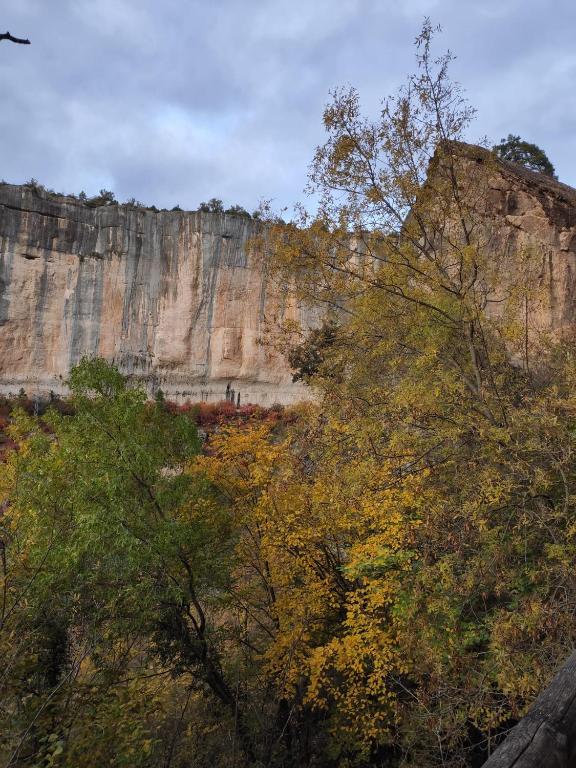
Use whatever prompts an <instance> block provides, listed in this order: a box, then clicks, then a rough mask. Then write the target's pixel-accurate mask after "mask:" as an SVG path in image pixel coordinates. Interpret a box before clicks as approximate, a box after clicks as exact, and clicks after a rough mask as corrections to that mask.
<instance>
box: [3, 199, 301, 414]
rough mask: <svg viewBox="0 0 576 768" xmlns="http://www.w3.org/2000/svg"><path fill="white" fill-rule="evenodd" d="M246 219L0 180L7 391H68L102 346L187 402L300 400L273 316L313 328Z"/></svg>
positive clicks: (102, 352) (146, 380)
mask: <svg viewBox="0 0 576 768" xmlns="http://www.w3.org/2000/svg"><path fill="white" fill-rule="evenodd" d="M256 234H257V224H256V223H255V222H253V221H252V220H250V219H247V218H243V217H240V216H234V215H227V214H212V213H185V212H179V211H174V212H153V211H147V210H143V209H138V208H130V207H125V206H116V205H112V206H103V207H98V208H89V207H87V206H85V205H83V204H82V203H80V202H79V201H77V200H75V199H74V198H54V199H53V198H51V197H50V196H46V195H45V194H43V193H40V194H39V193H38V192H36V191H35V190H34V189H32V188H30V187H27V186H24V187H19V186H12V185H7V184H4V185H1V186H0V392H3V393H8V392H18V390H19V389H20V388H21V387H23V388H24V389H25V390H26V392H28V393H42V394H46V393H48V392H50V390H52V391H53V392H55V393H63V392H65V391H66V387H65V380H66V377H67V375H68V372H69V370H70V368H71V366H72V365H74V364H75V363H77V362H78V361H79V360H80V359H81V358H82V356H83V355H89V356H95V355H98V356H102V357H105V358H107V359H108V360H111V361H114V362H115V363H116V364H118V365H119V367H120V369H121V370H122V371H123V372H125V373H127V374H129V375H131V376H132V377H134V378H135V379H136V380H138V381H140V382H142V383H143V384H145V385H146V386H147V387H148V389H149V391H150V392H151V393H152V392H153V391H154V390H156V389H157V388H161V389H162V390H163V391H164V393H165V394H166V396H167V397H169V398H171V399H175V400H178V401H183V400H192V401H201V400H207V401H216V400H222V399H224V397H225V393H226V388H227V386H228V385H230V387H231V388H233V389H234V390H235V393H236V397H237V394H238V393H240V397H241V402H242V403H248V402H253V403H262V404H269V405H270V404H272V403H275V402H280V403H291V402H294V401H297V400H301V399H304V398H308V397H309V396H310V394H309V391H308V390H307V389H306V388H305V387H304V386H303V385H301V384H293V383H292V377H291V373H290V370H289V368H288V365H287V363H286V361H285V360H284V359H283V358H282V356H281V355H279V354H278V353H276V352H274V351H273V350H272V349H271V348H270V347H269V346H266V345H262V344H261V343H260V342H261V339H262V338H263V337H265V336H266V333H267V330H268V328H269V327H270V324H272V325H274V324H276V323H278V322H280V321H282V320H284V319H286V318H291V319H294V320H298V321H300V322H303V323H304V324H306V322H307V318H306V317H305V316H304V315H305V313H304V312H303V310H302V309H301V308H299V307H298V306H296V304H295V303H294V301H293V300H290V297H289V296H286V295H285V294H282V293H279V292H278V291H274V290H273V289H272V286H271V285H269V284H268V283H267V280H266V278H265V275H264V274H263V269H262V267H261V264H260V262H259V260H258V258H257V254H255V253H254V252H253V249H252V248H251V247H250V243H251V240H252V238H253V236H254V235H256Z"/></svg>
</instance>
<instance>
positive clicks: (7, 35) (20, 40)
mask: <svg viewBox="0 0 576 768" xmlns="http://www.w3.org/2000/svg"><path fill="white" fill-rule="evenodd" d="M2 40H10V42H11V43H19V44H20V45H30V40H24V38H22V37H14V35H11V34H10V32H0V41H2Z"/></svg>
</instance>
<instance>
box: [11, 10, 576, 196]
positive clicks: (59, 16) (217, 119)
mask: <svg viewBox="0 0 576 768" xmlns="http://www.w3.org/2000/svg"><path fill="white" fill-rule="evenodd" d="M424 15H429V16H430V17H431V19H432V21H433V23H435V24H441V25H442V27H443V34H442V35H441V36H440V38H439V41H438V45H439V48H438V50H439V52H440V51H442V50H444V49H445V48H450V50H452V51H453V52H454V53H455V54H456V55H457V60H456V61H455V62H454V65H453V69H452V74H453V77H454V79H456V80H458V81H459V82H461V83H462V85H463V86H464V87H465V89H466V91H467V93H468V97H469V99H470V101H471V103H472V104H473V105H474V106H476V107H477V109H478V116H477V119H476V121H475V123H474V125H473V126H472V128H471V130H470V132H469V136H468V138H469V140H475V139H477V138H479V137H482V136H487V137H488V138H489V139H491V140H493V141H498V140H499V139H500V138H502V137H503V136H505V135H507V134H508V133H516V134H520V135H521V136H522V137H524V138H525V139H527V140H529V141H533V142H535V143H537V144H539V145H540V146H542V147H543V148H544V149H545V151H546V152H547V153H548V155H549V157H550V159H551V160H552V162H553V163H554V165H555V166H556V170H557V172H558V175H559V177H560V180H561V181H564V182H566V183H568V184H572V185H574V186H576V45H575V43H574V40H575V39H576V34H575V33H576V2H574V0H553V1H552V0H203V1H202V2H200V1H199V0H4V1H3V2H2V3H1V4H0V31H2V32H3V31H5V30H7V29H8V30H9V31H10V32H11V33H12V34H14V35H17V36H22V37H29V38H30V39H31V40H32V45H31V46H17V45H13V44H11V43H8V42H2V43H0V178H4V179H5V180H6V181H10V182H14V183H20V182H24V181H26V180H28V179H30V178H32V177H34V178H36V179H38V180H39V181H40V182H42V183H43V184H45V185H46V186H48V187H52V188H54V189H56V190H58V191H64V192H78V191H80V190H82V189H83V190H85V191H86V192H87V193H88V194H95V193H96V192H97V191H98V190H99V189H101V188H106V189H112V190H114V192H115V193H116V195H117V197H118V199H120V200H126V199H127V198H130V197H136V198H137V199H139V200H141V201H143V202H145V203H147V204H152V203H154V204H156V205H158V206H161V207H172V206H173V205H175V204H176V203H178V204H180V205H181V206H182V207H183V208H196V207H197V205H198V203H199V202H200V201H202V200H206V199H208V198H210V197H219V198H221V199H223V200H224V202H225V203H226V204H228V205H230V204H234V203H237V204H241V205H243V206H244V207H246V208H247V209H249V210H253V209H254V208H255V207H257V205H258V203H259V201H260V200H261V199H273V201H274V202H273V205H274V207H275V208H280V207H282V206H283V205H291V204H292V203H293V202H295V201H297V200H300V199H302V197H303V195H302V189H303V187H304V185H305V182H306V172H307V166H308V164H309V162H310V159H311V157H312V154H313V151H314V148H315V146H316V145H317V144H318V143H320V142H321V141H322V136H323V129H322V122H321V118H322V110H323V107H324V105H325V103H326V102H327V100H328V92H329V90H330V89H332V88H334V87H336V86H339V85H354V86H356V87H357V88H358V90H359V91H360V94H361V98H362V101H363V103H364V104H365V108H366V111H367V112H368V113H369V114H374V115H375V114H376V113H377V110H378V104H379V101H380V100H381V98H382V97H384V96H385V95H386V94H388V93H390V92H392V91H394V90H395V89H396V88H397V87H398V86H399V85H400V84H401V83H402V82H403V80H404V79H405V78H406V75H407V74H408V73H409V72H411V71H412V70H413V67H414V60H413V53H414V51H413V45H412V43H413V39H414V37H415V35H416V34H417V32H418V31H419V28H420V26H421V23H422V19H423V17H424Z"/></svg>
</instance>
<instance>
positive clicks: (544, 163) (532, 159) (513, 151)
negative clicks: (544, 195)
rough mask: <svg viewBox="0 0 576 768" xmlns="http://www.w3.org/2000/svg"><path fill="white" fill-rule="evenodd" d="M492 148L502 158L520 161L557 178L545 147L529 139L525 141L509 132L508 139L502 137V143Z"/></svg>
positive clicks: (521, 163) (520, 163) (539, 171)
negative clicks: (542, 147) (541, 147)
mask: <svg viewBox="0 0 576 768" xmlns="http://www.w3.org/2000/svg"><path fill="white" fill-rule="evenodd" d="M492 150H493V151H494V152H495V153H496V154H497V155H498V157H500V158H501V159H502V160H509V161H510V162H511V163H518V165H523V166H524V167H525V168H529V169H530V170H531V171H537V172H538V173H544V174H545V175H546V176H552V178H554V179H555V178H556V171H555V170H554V166H553V165H552V163H551V162H550V160H549V159H548V156H547V155H546V153H545V152H544V150H543V149H540V147H538V146H537V145H536V144H531V143H530V142H529V141H524V140H523V139H521V138H520V136H513V135H512V134H508V137H507V138H506V139H502V140H501V141H500V144H496V145H495V146H493V147H492Z"/></svg>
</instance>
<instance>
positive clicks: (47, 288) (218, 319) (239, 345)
mask: <svg viewBox="0 0 576 768" xmlns="http://www.w3.org/2000/svg"><path fill="white" fill-rule="evenodd" d="M458 174H459V181H460V184H461V186H462V189H463V190H464V192H465V194H466V195H467V197H468V199H470V197H473V199H474V208H475V211H476V214H477V225H478V226H479V228H480V230H482V233H481V238H482V237H483V238H484V240H485V247H486V248H487V249H488V251H489V253H490V254H491V255H492V254H493V258H494V261H495V262H496V263H497V264H498V266H499V269H500V274H501V280H502V284H503V285H505V284H506V283H507V282H508V283H510V282H511V281H513V280H514V274H515V263H517V259H518V254H519V253H520V252H522V251H525V252H526V251H530V252H532V253H535V254H536V255H537V259H538V260H539V265H540V266H539V280H540V282H541V285H542V288H543V293H544V294H545V295H546V301H545V302H541V304H540V306H539V308H538V310H537V315H538V317H537V322H538V324H539V325H540V326H542V325H545V326H547V327H550V328H562V327H565V326H571V327H573V326H574V323H575V322H576V190H574V189H572V188H570V187H567V186H566V185H564V184H560V183H558V182H557V181H555V180H554V179H551V178H549V177H547V176H543V175H541V174H538V173H533V172H531V171H528V170H526V169H524V168H522V167H519V166H516V165H514V164H512V163H506V162H502V161H499V160H496V158H495V157H494V155H493V154H492V153H490V152H487V151H486V150H484V149H481V148H479V147H474V146H469V145H464V144H462V145H459V150H458ZM257 233H258V224H257V223H256V222H254V221H252V220H251V219H249V218H244V217H241V216H237V215H229V214H213V213H198V212H197V213H185V212H181V211H173V212H166V211H161V212H155V211H150V210H145V209H141V208H134V207H130V206H116V205H107V206H100V207H97V208H91V207H89V206H87V205H85V204H84V203H82V202H81V201H79V200H77V199H76V198H66V197H58V196H53V195H48V194H46V193H44V192H39V191H38V190H36V189H35V188H32V187H30V186H23V187H19V186H12V185H8V184H2V185H0V393H1V392H3V393H8V392H18V390H19V389H20V388H21V387H22V388H24V389H25V390H26V391H27V392H28V393H44V394H47V393H48V392H49V391H50V390H52V391H54V392H56V393H62V392H65V391H66V387H65V381H66V377H67V375H68V372H69V370H70V367H71V366H72V365H74V364H75V363H77V362H78V361H79V360H80V359H81V357H82V356H84V355H89V356H94V355H99V356H102V357H105V358H107V359H109V360H112V361H114V362H115V363H116V364H117V365H118V366H119V367H120V369H121V370H122V371H123V372H125V373H127V374H129V375H130V376H131V377H133V378H134V379H135V380H137V381H139V382H141V383H143V384H144V385H146V387H147V388H148V390H149V391H150V392H151V393H153V392H154V391H155V390H157V389H158V388H161V389H162V390H163V391H164V392H165V394H166V396H167V397H169V398H171V399H174V400H178V401H182V400H192V401H201V400H209V401H214V400H221V399H223V398H224V397H225V396H226V392H227V390H228V391H230V390H231V389H234V391H235V398H237V396H238V393H240V398H241V403H247V402H254V403H262V404H272V403H274V402H280V403H291V402H294V401H297V400H301V399H304V398H308V397H309V396H310V391H309V390H308V389H307V388H306V387H305V386H304V385H302V384H293V383H292V376H291V372H290V370H289V367H288V364H287V362H286V361H285V359H284V358H283V357H282V356H281V355H280V354H279V353H278V352H276V351H275V350H274V349H273V348H272V347H271V346H270V345H266V344H262V343H261V341H262V339H263V338H265V337H267V335H268V332H269V330H270V328H272V329H274V328H275V327H278V324H279V323H280V322H281V321H283V320H286V319H291V320H295V321H297V322H298V323H300V324H302V325H304V326H307V325H311V324H312V323H313V322H314V320H315V318H314V316H313V315H314V312H313V311H312V310H311V309H307V310H303V309H302V308H301V307H299V306H298V305H297V304H296V303H295V301H294V299H293V298H292V297H291V295H290V293H289V292H288V293H287V292H279V291H278V290H277V289H275V288H273V287H272V285H271V284H270V282H269V281H268V280H267V279H266V275H265V270H264V268H263V265H262V262H261V260H259V258H258V254H257V253H256V252H255V249H254V247H253V246H252V245H251V241H252V238H253V237H254V236H255V235H256V234H257ZM502 306H503V304H502V301H501V300H500V298H498V297H497V300H495V301H494V311H500V310H499V308H501V307H502ZM316 319H317V318H316Z"/></svg>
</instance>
